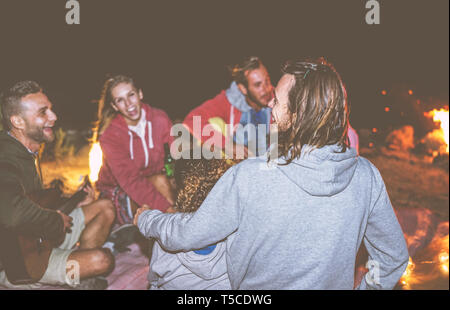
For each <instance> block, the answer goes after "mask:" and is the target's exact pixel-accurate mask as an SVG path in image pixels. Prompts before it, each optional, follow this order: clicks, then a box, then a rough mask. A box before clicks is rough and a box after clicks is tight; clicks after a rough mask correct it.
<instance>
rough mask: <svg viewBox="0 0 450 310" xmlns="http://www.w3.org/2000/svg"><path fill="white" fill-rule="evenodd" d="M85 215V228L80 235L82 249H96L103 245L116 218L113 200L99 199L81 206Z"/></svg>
mask: <svg viewBox="0 0 450 310" xmlns="http://www.w3.org/2000/svg"><path fill="white" fill-rule="evenodd" d="M81 208H82V209H83V213H84V217H85V220H84V222H85V225H86V227H85V229H84V230H83V233H82V234H81V236H80V247H79V248H80V249H81V250H86V249H94V248H98V247H101V246H102V245H103V244H104V243H105V241H106V238H107V237H108V234H109V232H110V230H111V226H112V224H113V222H114V218H115V210H114V206H113V204H112V202H111V201H110V200H107V199H99V200H97V201H94V202H93V203H91V204H88V205H86V206H83V207H81Z"/></svg>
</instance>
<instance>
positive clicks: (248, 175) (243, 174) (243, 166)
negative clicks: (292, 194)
mask: <svg viewBox="0 0 450 310" xmlns="http://www.w3.org/2000/svg"><path fill="white" fill-rule="evenodd" d="M229 170H231V173H233V175H234V176H235V177H236V178H237V179H239V180H240V181H241V182H244V183H245V182H249V181H250V179H251V180H252V181H251V182H257V181H258V180H262V178H261V177H263V176H264V175H267V174H268V173H272V172H274V171H276V170H277V169H276V166H275V164H272V163H268V162H267V157H265V156H260V157H254V158H249V159H246V160H243V161H241V162H240V163H238V164H236V165H234V166H233V167H231V168H230V169H229Z"/></svg>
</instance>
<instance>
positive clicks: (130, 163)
mask: <svg viewBox="0 0 450 310" xmlns="http://www.w3.org/2000/svg"><path fill="white" fill-rule="evenodd" d="M142 100H143V93H142V90H141V89H139V88H137V87H136V85H135V83H134V81H133V79H131V78H129V77H126V76H122V75H118V76H114V77H112V78H110V79H108V80H107V81H106V82H105V84H104V87H103V91H102V96H101V99H100V102H99V124H98V126H97V132H98V139H99V141H100V146H101V148H102V151H103V165H102V167H101V169H100V173H99V179H98V181H97V183H96V186H97V189H98V190H99V191H100V193H101V194H100V195H101V196H102V197H104V198H109V199H111V200H112V201H113V203H114V205H115V206H116V211H117V217H116V218H117V221H118V223H119V224H126V223H132V219H133V213H134V209H135V208H136V205H138V206H140V205H142V204H147V205H149V206H152V207H153V208H155V209H158V210H161V211H163V212H164V211H166V210H167V209H168V208H169V207H170V206H171V205H173V202H174V198H173V190H172V187H171V184H170V182H169V180H168V178H167V177H166V175H165V174H164V173H163V168H164V144H166V143H168V144H169V145H170V143H171V142H172V140H173V137H171V136H170V128H171V127H172V122H171V120H170V119H169V117H168V116H167V114H166V113H165V112H164V111H163V110H160V109H157V108H154V107H151V106H149V105H148V104H145V103H143V101H142Z"/></svg>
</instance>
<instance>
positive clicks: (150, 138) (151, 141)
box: [128, 121, 155, 168]
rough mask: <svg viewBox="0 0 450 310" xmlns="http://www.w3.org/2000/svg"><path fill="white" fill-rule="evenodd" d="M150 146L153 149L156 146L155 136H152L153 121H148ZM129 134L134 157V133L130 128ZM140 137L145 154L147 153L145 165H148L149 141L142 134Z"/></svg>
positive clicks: (131, 156) (131, 152)
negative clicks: (146, 141) (154, 142)
mask: <svg viewBox="0 0 450 310" xmlns="http://www.w3.org/2000/svg"><path fill="white" fill-rule="evenodd" d="M147 124H148V147H149V148H150V149H153V148H154V147H155V146H154V144H153V137H152V122H150V121H148V122H147ZM128 135H129V136H130V158H131V159H134V153H133V134H132V133H131V131H130V130H128ZM138 137H139V138H140V139H141V142H142V148H143V149H144V154H145V167H146V168H147V167H148V159H149V156H148V150H147V143H145V137H144V138H142V137H141V136H139V135H138Z"/></svg>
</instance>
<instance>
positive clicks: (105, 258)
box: [66, 249, 114, 280]
mask: <svg viewBox="0 0 450 310" xmlns="http://www.w3.org/2000/svg"><path fill="white" fill-rule="evenodd" d="M68 260H74V261H76V262H78V264H79V266H80V280H83V279H86V278H91V277H96V276H100V275H104V274H107V273H109V272H110V271H112V269H113V268H114V256H113V255H112V254H111V251H109V250H108V249H93V250H76V251H73V252H72V253H71V254H70V255H69V258H68ZM69 271H70V269H67V270H66V272H67V273H68V272H69Z"/></svg>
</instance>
